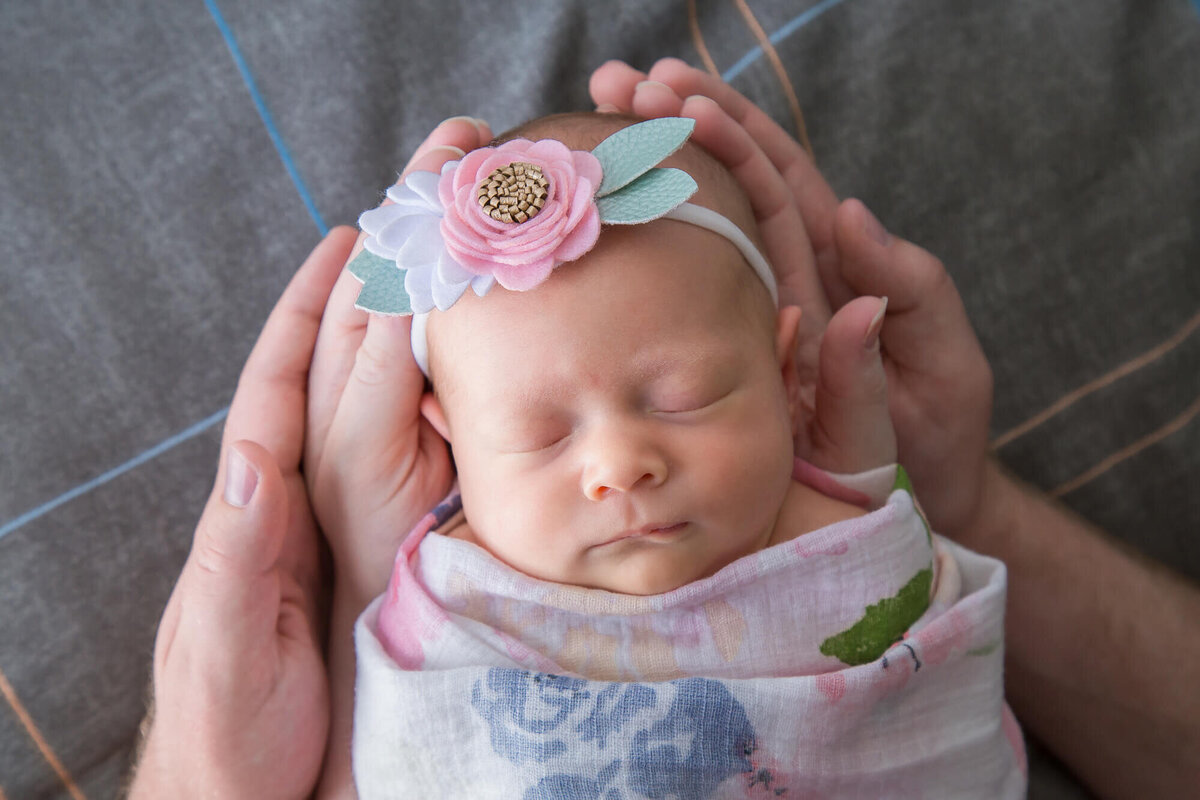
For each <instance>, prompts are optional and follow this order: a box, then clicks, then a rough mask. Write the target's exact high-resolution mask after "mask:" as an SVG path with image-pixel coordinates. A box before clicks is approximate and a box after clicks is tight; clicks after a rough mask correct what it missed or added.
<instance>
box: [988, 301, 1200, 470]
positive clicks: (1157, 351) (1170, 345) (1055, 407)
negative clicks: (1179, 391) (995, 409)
mask: <svg viewBox="0 0 1200 800" xmlns="http://www.w3.org/2000/svg"><path fill="white" fill-rule="evenodd" d="M1197 327H1200V312H1197V313H1196V315H1195V316H1193V317H1192V318H1191V319H1190V320H1188V321H1187V322H1186V323H1185V324H1184V326H1183V327H1182V328H1180V329H1179V330H1178V331H1176V332H1175V333H1173V334H1172V335H1171V336H1170V337H1168V338H1167V339H1166V340H1164V341H1163V342H1162V343H1161V344H1159V345H1157V346H1156V347H1153V348H1151V349H1150V350H1147V351H1146V352H1145V353H1143V354H1142V355H1140V356H1138V357H1136V358H1134V359H1131V360H1129V361H1126V362H1125V363H1124V364H1122V365H1121V366H1119V367H1117V368H1116V369H1114V370H1112V371H1111V372H1109V373H1107V374H1105V375H1101V376H1100V377H1099V378H1096V379H1095V380H1094V381H1092V382H1091V383H1087V384H1084V385H1083V386H1080V387H1079V388H1078V389H1075V390H1074V391H1072V392H1068V393H1067V394H1065V395H1063V397H1061V398H1060V399H1059V400H1057V401H1055V402H1054V403H1052V404H1051V405H1050V406H1048V407H1047V408H1046V409H1045V410H1043V411H1040V412H1039V413H1037V414H1034V415H1033V416H1032V417H1030V418H1029V419H1027V420H1026V421H1025V422H1022V423H1021V424H1020V425H1018V426H1017V427H1015V428H1013V429H1012V430H1010V431H1008V432H1007V433H1005V434H1003V435H1001V436H997V437H996V438H995V439H994V440H992V449H993V450H999V449H1000V448H1001V447H1004V445H1006V444H1008V443H1009V442H1011V441H1012V440H1013V439H1016V438H1017V437H1019V436H1024V435H1025V434H1027V433H1029V432H1030V431H1031V430H1033V429H1034V428H1036V427H1037V426H1038V425H1041V424H1042V423H1043V422H1045V421H1046V420H1048V419H1050V418H1051V417H1053V416H1054V415H1055V414H1057V413H1059V412H1060V411H1063V410H1064V409H1066V408H1067V407H1068V406H1071V405H1074V404H1075V403H1077V402H1079V401H1080V400H1082V399H1083V398H1084V397H1086V396H1088V395H1089V394H1091V393H1092V392H1094V391H1097V390H1098V389H1103V388H1104V387H1105V386H1108V385H1109V384H1110V383H1114V382H1116V381H1118V380H1120V379H1121V378H1124V377H1125V376H1126V375H1128V374H1130V373H1131V372H1136V371H1137V370H1139V369H1141V368H1142V367H1144V366H1146V365H1147V364H1150V363H1152V362H1154V361H1157V360H1158V359H1160V358H1162V357H1163V356H1164V355H1166V354H1167V353H1168V352H1170V351H1171V350H1173V349H1175V348H1176V347H1178V346H1179V345H1180V344H1182V343H1183V341H1184V340H1185V339H1187V337H1188V336H1189V335H1190V334H1191V333H1192V331H1194V330H1196V328H1197Z"/></svg>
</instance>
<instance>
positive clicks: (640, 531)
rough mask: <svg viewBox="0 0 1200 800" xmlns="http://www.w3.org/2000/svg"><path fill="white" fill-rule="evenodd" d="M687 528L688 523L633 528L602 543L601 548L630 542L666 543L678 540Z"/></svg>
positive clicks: (654, 524)
mask: <svg viewBox="0 0 1200 800" xmlns="http://www.w3.org/2000/svg"><path fill="white" fill-rule="evenodd" d="M686 527H687V522H673V523H657V522H656V523H653V524H651V525H643V526H642V527H640V528H632V529H630V530H627V531H622V532H621V533H619V534H617V535H616V536H614V537H612V538H611V539H609V540H607V541H605V542H601V543H600V545H599V546H600V547H604V546H605V545H610V544H617V543H618V542H630V541H638V542H641V541H645V542H655V543H660V544H661V543H666V542H669V541H671V540H672V539H674V538H676V537H677V536H678V535H679V533H681V532H682V531H683V529H684V528H686Z"/></svg>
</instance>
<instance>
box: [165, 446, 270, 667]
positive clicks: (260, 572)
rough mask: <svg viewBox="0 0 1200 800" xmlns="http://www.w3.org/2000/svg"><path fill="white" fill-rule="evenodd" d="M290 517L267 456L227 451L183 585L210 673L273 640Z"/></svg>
mask: <svg viewBox="0 0 1200 800" xmlns="http://www.w3.org/2000/svg"><path fill="white" fill-rule="evenodd" d="M287 513H288V512H287V492H286V488H285V486H284V482H283V475H282V474H281V473H280V471H279V466H278V465H277V464H276V463H275V459H274V458H273V457H272V456H271V454H270V452H268V451H267V450H266V449H265V448H263V447H262V446H260V445H258V444H255V443H254V442H250V441H245V440H243V441H239V442H235V443H232V444H230V445H228V446H227V447H226V448H225V457H224V463H222V465H221V468H220V469H219V470H218V473H217V484H216V486H215V487H214V490H213V493H212V495H211V496H210V498H209V501H208V505H207V506H206V507H205V509H204V514H203V515H202V516H201V518H200V524H199V525H197V527H196V536H195V539H194V540H193V542H192V552H191V554H190V555H189V557H188V562H187V564H186V565H185V567H184V572H185V577H184V579H181V581H180V583H181V588H182V589H183V596H182V597H181V598H180V599H181V604H182V605H183V608H182V609H181V612H182V616H183V618H184V619H185V620H186V621H187V624H188V626H189V627H190V628H191V633H192V634H194V635H195V636H196V637H198V641H199V643H202V644H203V650H204V651H205V655H204V658H205V659H206V660H209V661H216V662H220V663H218V664H214V666H225V667H230V666H233V664H232V663H231V662H235V661H237V660H238V659H239V658H245V657H246V656H248V655H252V654H253V653H254V652H255V649H256V648H261V647H264V646H266V645H268V644H269V643H272V642H273V641H274V633H275V627H276V622H277V619H278V615H279V604H280V586H279V574H278V570H277V569H276V567H277V563H278V560H279V553H280V549H281V548H282V546H283V538H284V532H285V530H286V528H287ZM196 655H197V656H199V653H197V654H196Z"/></svg>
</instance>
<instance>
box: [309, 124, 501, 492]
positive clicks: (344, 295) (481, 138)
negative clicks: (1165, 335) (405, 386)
mask: <svg viewBox="0 0 1200 800" xmlns="http://www.w3.org/2000/svg"><path fill="white" fill-rule="evenodd" d="M491 135H492V134H491V129H490V128H489V127H488V125H487V123H486V122H483V121H482V120H476V119H474V118H472V117H451V118H450V119H448V120H446V121H444V122H442V123H441V124H440V125H438V126H437V127H436V128H434V130H433V132H432V133H430V134H429V136H428V137H427V138H426V139H425V141H424V142H422V143H421V145H420V147H418V148H417V153H416V154H415V155H414V156H413V158H412V159H411V160H410V161H409V163H408V165H407V166H406V167H405V169H404V173H403V174H404V175H408V174H409V173H411V172H413V171H415V170H423V171H427V172H440V171H441V169H442V166H443V165H444V164H445V163H446V162H447V161H454V160H457V159H460V158H462V157H463V155H464V151H465V150H472V149H475V148H476V147H480V146H483V145H484V144H486V143H487V142H489V141H490V140H491ZM402 180H403V178H402ZM390 202H391V201H390V200H384V203H385V204H386V203H390ZM364 238H365V236H364V235H362V234H360V235H359V236H358V239H357V240H356V241H355V243H354V248H353V250H352V251H351V253H350V258H353V257H354V256H356V255H358V253H359V252H360V251H361V250H362V241H363V239H364ZM361 289H362V284H361V283H360V282H359V281H358V279H357V278H355V277H354V276H353V275H352V274H350V272H349V271H348V270H345V271H343V273H342V275H341V276H340V277H339V278H338V281H337V285H336V286H335V287H334V289H333V292H332V293H330V295H329V302H328V304H327V305H326V307H325V311H324V314H323V316H322V319H321V325H320V331H319V333H318V336H317V343H316V348H315V351H314V353H313V358H312V369H311V372H310V375H309V406H308V410H309V413H308V425H309V428H308V434H309V435H308V440H307V443H306V453H305V461H306V463H307V465H308V468H309V470H310V471H311V472H313V473H315V472H316V471H317V470H318V469H319V468H320V461H321V453H322V451H323V449H324V442H325V439H326V437H327V435H328V433H329V427H330V426H331V425H332V424H333V418H334V415H335V413H336V411H337V407H338V403H339V401H340V399H341V396H342V392H343V389H344V388H345V386H346V382H347V381H348V380H349V378H350V372H351V370H352V368H353V366H354V358H355V354H356V353H357V352H358V349H359V347H360V346H361V345H362V341H363V337H364V336H365V335H366V331H367V316H368V315H367V313H366V312H365V311H362V310H360V309H358V308H355V306H354V301H355V300H356V299H357V297H358V293H359V291H361Z"/></svg>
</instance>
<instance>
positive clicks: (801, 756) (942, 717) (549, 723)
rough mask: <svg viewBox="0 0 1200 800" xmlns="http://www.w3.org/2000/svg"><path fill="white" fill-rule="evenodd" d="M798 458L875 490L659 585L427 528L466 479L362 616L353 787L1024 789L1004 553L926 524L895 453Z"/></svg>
mask: <svg viewBox="0 0 1200 800" xmlns="http://www.w3.org/2000/svg"><path fill="white" fill-rule="evenodd" d="M797 477H798V478H800V479H804V480H805V481H806V482H808V483H810V484H811V485H814V486H816V487H817V488H820V489H822V490H824V491H826V492H827V493H830V494H833V495H835V496H839V497H840V498H841V499H848V500H854V501H857V502H859V503H861V504H862V505H864V506H865V507H875V506H877V507H876V509H875V510H874V511H872V512H871V513H868V514H866V515H865V516H862V517H858V518H854V519H849V520H845V521H843V522H839V523H836V524H834V525H830V526H828V527H826V528H822V529H820V530H817V531H813V532H811V533H807V534H805V535H803V536H800V537H798V538H795V539H793V540H791V541H786V542H782V543H780V544H778V545H775V546H773V547H770V548H768V549H766V550H762V551H760V552H757V553H753V554H750V555H747V556H745V557H743V558H741V559H739V560H737V561H735V562H734V563H732V564H730V565H728V566H727V567H725V568H724V569H722V570H720V571H719V572H717V573H716V574H715V575H713V576H711V577H709V578H706V579H703V580H700V581H697V582H694V583H691V584H687V585H685V586H682V587H680V588H679V589H676V590H674V591H671V592H667V593H665V594H661V595H654V596H648V597H640V596H634V595H620V594H614V593H610V592H605V591H600V590H595V589H583V588H578V587H571V586H564V585H561V584H554V583H548V582H544V581H539V580H536V579H533V578H530V577H528V576H525V575H523V574H521V573H519V572H516V571H515V570H513V569H511V568H509V567H507V566H506V565H504V564H502V563H501V562H499V561H498V560H496V559H495V558H493V557H492V556H490V555H489V554H488V553H486V552H485V551H484V550H482V549H481V548H479V547H477V546H475V545H473V544H470V543H468V542H464V541H461V540H458V539H451V538H448V537H445V536H439V535H427V534H429V532H430V531H431V530H434V529H435V528H437V527H438V526H440V525H442V524H444V523H445V522H446V521H447V520H449V519H451V518H452V517H453V516H454V515H455V514H456V513H458V512H459V508H460V504H459V503H458V502H457V498H456V497H454V496H452V497H451V498H450V499H448V501H447V502H445V503H443V504H442V505H441V506H439V507H438V508H437V509H436V510H435V511H434V512H432V513H430V514H429V515H427V516H426V518H425V519H424V520H423V521H422V523H421V524H420V525H419V526H418V527H417V528H416V529H415V530H414V531H413V532H412V533H411V534H410V535H409V536H408V538H407V539H406V541H405V543H404V544H403V546H402V548H401V551H400V553H399V555H398V557H397V561H396V565H395V570H394V573H393V576H392V580H391V583H390V585H389V587H388V589H387V592H386V593H385V594H384V595H383V596H382V597H380V598H378V599H376V601H375V602H374V603H373V604H372V605H371V606H370V607H369V608H368V609H367V610H366V611H365V612H364V614H363V615H362V617H361V618H360V619H359V622H358V625H357V626H356V634H355V635H356V646H357V654H358V655H357V657H358V682H357V686H356V709H355V721H354V745H353V746H354V774H355V781H356V784H357V787H358V791H359V795H360V796H361V797H363V798H368V799H369V798H392V797H395V798H434V797H464V798H467V797H469V798H524V800H554V799H556V798H572V799H575V798H597V799H602V800H639V799H640V798H655V799H657V798H664V799H665V798H678V799H679V800H697V799H698V798H709V797H713V798H727V797H729V798H732V797H736V798H742V797H747V798H749V797H782V798H786V799H787V800H796V798H832V797H838V798H841V797H862V798H873V799H874V798H910V797H913V798H915V797H926V798H968V797H978V798H989V800H993V799H994V798H1009V797H1022V796H1024V793H1025V784H1026V779H1025V761H1024V747H1023V743H1022V740H1021V734H1020V730H1019V728H1018V727H1017V724H1016V722H1015V720H1014V719H1013V717H1012V715H1011V712H1010V711H1009V710H1008V708H1007V706H1006V705H1005V703H1004V698H1003V681H1002V662H1003V639H1002V636H1003V612H1004V597H1005V571H1004V566H1003V565H1002V564H1001V563H1000V562H998V561H996V560H994V559H991V558H987V557H984V556H981V555H978V554H975V553H973V552H971V551H968V550H966V549H964V548H961V547H959V546H956V545H954V544H953V543H951V542H949V541H947V540H945V539H942V538H941V537H938V536H936V535H931V533H930V532H929V530H928V527H927V525H926V523H925V521H924V519H923V517H922V515H921V513H920V511H919V509H918V508H917V506H916V505H915V502H914V500H913V498H912V495H911V492H910V491H909V490H908V488H907V487H908V484H907V479H906V478H905V477H904V474H903V471H902V470H899V469H898V468H894V467H892V468H887V469H886V470H884V471H875V472H874V473H869V474H867V475H865V476H857V477H858V478H859V479H858V480H857V483H858V484H859V486H860V488H865V489H866V490H867V491H865V492H863V491H859V490H858V489H856V488H854V487H852V486H848V485H847V483H855V481H846V480H842V481H841V482H834V481H832V480H831V479H830V477H829V476H827V475H825V474H824V473H820V472H818V471H816V470H814V469H813V468H812V467H808V466H807V465H804V464H803V463H801V462H798V463H797ZM881 480H882V481H883V484H882V485H883V486H885V487H894V491H891V492H890V493H889V492H888V491H887V489H886V488H885V489H884V490H883V491H879V489H878V488H875V489H871V486H872V485H874V486H876V487H878V486H879V485H880V482H881ZM871 495H875V498H874V500H876V501H882V502H873V501H872V497H871ZM884 498H886V499H884Z"/></svg>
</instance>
